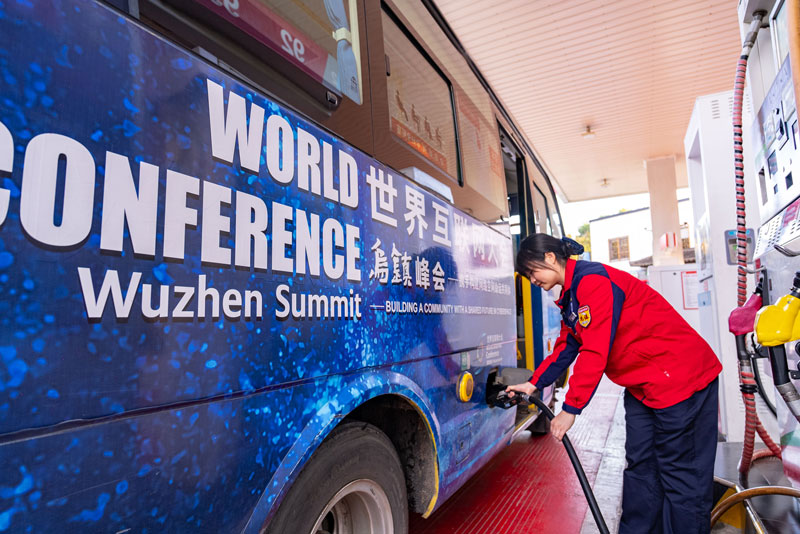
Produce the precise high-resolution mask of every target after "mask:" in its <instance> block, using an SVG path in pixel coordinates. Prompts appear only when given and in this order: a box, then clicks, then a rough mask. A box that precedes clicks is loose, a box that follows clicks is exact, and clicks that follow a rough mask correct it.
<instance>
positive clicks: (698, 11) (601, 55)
mask: <svg viewBox="0 0 800 534" xmlns="http://www.w3.org/2000/svg"><path fill="white" fill-rule="evenodd" d="M436 5H437V6H438V7H439V9H440V10H441V11H442V13H443V14H444V17H445V18H446V20H447V21H448V22H449V24H450V25H451V26H452V28H453V30H454V31H455V34H456V35H457V36H458V37H459V39H460V40H461V42H462V44H463V45H464V47H465V48H466V50H467V52H468V53H469V54H470V56H471V57H472V59H473V60H474V61H475V63H476V64H477V66H478V68H479V69H480V70H481V72H482V73H483V74H484V76H485V77H486V79H487V80H488V81H489V83H490V84H491V85H492V87H493V88H494V90H495V92H496V93H497V95H498V96H499V98H500V99H501V100H502V101H503V102H504V104H505V106H506V108H507V109H509V110H513V111H512V113H513V115H514V117H515V119H516V121H517V122H518V123H519V124H520V126H521V127H522V129H523V130H524V132H525V134H526V135H527V136H528V138H529V139H530V140H531V142H532V143H533V145H534V147H535V149H536V150H537V152H538V153H539V154H540V155H541V157H542V159H543V163H544V164H545V165H546V166H547V167H548V168H549V170H550V173H551V177H552V178H553V179H554V181H555V183H556V187H557V188H558V189H559V190H560V193H561V195H562V197H563V198H565V199H566V200H568V201H578V200H588V199H592V198H601V197H609V196H616V195H624V194H631V193H642V192H646V191H647V175H646V171H645V168H644V166H643V161H645V160H647V159H650V158H656V157H662V156H670V155H675V156H676V174H677V185H678V187H685V186H686V185H687V179H686V169H685V164H684V163H683V162H684V157H683V156H684V155H683V138H684V135H685V133H686V128H687V126H688V124H689V118H690V116H691V113H692V107H693V105H694V100H695V98H696V97H697V96H699V95H705V94H710V93H716V92H720V91H726V90H729V89H731V88H732V87H733V79H734V73H735V69H736V59H737V57H738V54H739V51H740V49H741V41H740V37H739V27H738V24H737V19H736V9H735V5H734V4H733V3H732V2H730V0H701V1H698V0H677V1H673V2H656V1H652V0H648V1H645V2H642V1H641V0H620V1H615V2H613V3H612V2H601V1H597V0H584V1H574V2H555V1H545V0H535V1H531V0H510V1H507V2H496V1H495V0H474V1H473V2H462V1H459V0H437V2H436ZM587 129H590V132H589V133H590V134H591V133H594V136H592V135H586V134H587Z"/></svg>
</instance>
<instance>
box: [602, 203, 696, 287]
mask: <svg viewBox="0 0 800 534" xmlns="http://www.w3.org/2000/svg"><path fill="white" fill-rule="evenodd" d="M678 218H679V219H680V223H681V225H684V224H688V226H689V230H688V236H687V237H689V239H690V243H691V246H692V247H694V217H693V216H692V205H691V202H690V201H689V200H688V199H687V200H681V201H680V202H678ZM589 232H590V235H591V238H592V261H599V262H601V263H605V264H608V265H611V266H612V267H616V268H617V269H622V270H623V271H628V272H631V273H633V272H637V271H640V270H641V268H639V267H631V264H630V260H633V261H636V260H641V259H643V258H646V257H647V256H652V255H653V230H652V223H651V220H650V209H649V208H647V209H642V210H638V211H630V212H625V213H620V214H617V215H613V216H611V217H606V218H600V219H595V220H593V221H589ZM684 233H685V231H684ZM625 236H628V251H629V255H630V257H629V258H628V259H626V260H621V261H613V262H612V261H611V260H610V259H609V255H608V242H609V240H610V239H614V238H617V237H625Z"/></svg>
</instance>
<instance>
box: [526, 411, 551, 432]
mask: <svg viewBox="0 0 800 534" xmlns="http://www.w3.org/2000/svg"><path fill="white" fill-rule="evenodd" d="M528 430H529V431H530V433H531V434H533V435H534V436H543V435H545V434H549V433H550V419H548V418H547V416H546V415H545V414H543V413H540V414H539V416H538V417H537V418H536V419H535V420H534V421H533V423H531V426H529V427H528Z"/></svg>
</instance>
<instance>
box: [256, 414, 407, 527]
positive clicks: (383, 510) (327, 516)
mask: <svg viewBox="0 0 800 534" xmlns="http://www.w3.org/2000/svg"><path fill="white" fill-rule="evenodd" d="M407 531H408V503H407V500H406V483H405V477H404V476H403V468H402V466H401V465H400V459H399V458H398V456H397V452H396V451H395V449H394V446H393V445H392V442H391V441H389V438H388V437H386V434H384V433H383V432H381V431H380V430H379V429H378V428H377V427H375V426H372V425H370V424H368V423H362V422H358V421H353V422H344V423H342V424H340V425H339V426H338V427H337V428H336V429H334V431H333V432H332V433H331V435H330V436H329V437H328V438H327V439H326V440H325V441H324V442H323V443H322V445H320V447H319V449H318V450H317V451H316V452H315V453H314V455H313V456H312V457H311V459H310V460H309V461H308V464H306V466H305V467H304V468H303V470H302V471H301V473H300V475H299V476H298V478H297V481H296V482H295V483H294V485H293V486H292V487H291V489H290V490H289V493H288V494H287V495H286V498H285V499H284V500H283V503H281V505H280V508H279V509H278V512H277V513H276V515H275V517H274V518H273V520H272V521H271V522H270V524H269V525H268V526H267V528H266V530H265V532H266V533H267V534H285V533H288V532H291V533H297V534H306V533H308V534H407Z"/></svg>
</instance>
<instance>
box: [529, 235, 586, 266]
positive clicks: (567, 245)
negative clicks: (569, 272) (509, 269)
mask: <svg viewBox="0 0 800 534" xmlns="http://www.w3.org/2000/svg"><path fill="white" fill-rule="evenodd" d="M548 252H552V253H553V254H555V256H556V260H557V261H558V263H559V264H561V265H562V266H563V265H566V264H567V259H568V258H569V257H570V256H579V255H581V254H583V245H581V244H580V243H578V242H577V241H575V240H574V239H570V238H569V237H562V238H561V239H558V238H556V237H553V236H550V235H547V234H533V235H529V236H528V237H526V238H525V239H523V240H522V243H520V245H519V252H517V265H516V269H517V271H518V272H520V273H526V272H528V271H530V270H531V269H532V268H533V267H537V266H542V265H544V264H545V261H544V256H545V254H547V253H548Z"/></svg>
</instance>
